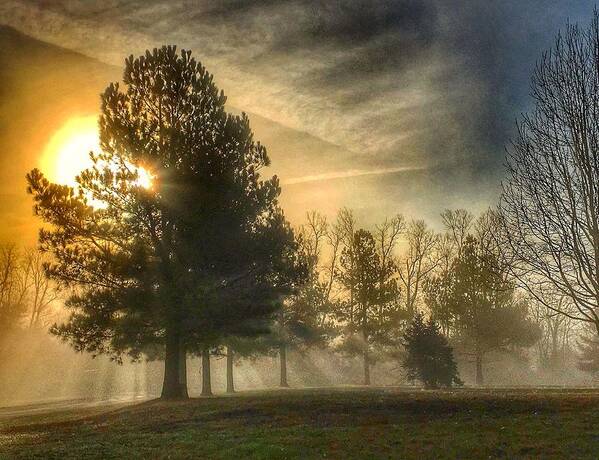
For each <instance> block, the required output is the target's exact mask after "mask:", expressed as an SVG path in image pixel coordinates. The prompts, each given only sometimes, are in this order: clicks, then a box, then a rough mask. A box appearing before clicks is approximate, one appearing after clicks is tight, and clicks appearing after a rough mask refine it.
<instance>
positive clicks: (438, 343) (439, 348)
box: [403, 312, 462, 388]
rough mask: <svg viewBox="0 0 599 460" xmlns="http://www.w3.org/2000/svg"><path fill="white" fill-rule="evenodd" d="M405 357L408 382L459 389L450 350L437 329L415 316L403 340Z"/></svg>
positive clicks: (455, 368)
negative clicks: (415, 381) (414, 381)
mask: <svg viewBox="0 0 599 460" xmlns="http://www.w3.org/2000/svg"><path fill="white" fill-rule="evenodd" d="M403 343H404V347H405V349H406V352H407V355H406V357H405V359H404V361H403V367H404V368H405V369H406V370H407V371H408V379H409V380H411V381H413V380H420V381H421V382H422V383H423V384H424V385H425V387H427V388H438V387H439V386H443V387H451V386H453V385H454V384H455V385H461V384H462V381H461V380H460V378H459V376H458V369H457V365H456V362H455V359H454V358H453V350H452V348H451V346H449V342H448V341H447V338H446V337H445V336H443V334H441V330H440V327H439V325H438V324H437V323H435V321H434V320H433V319H432V318H431V319H429V320H425V319H424V317H423V315H422V313H420V312H417V313H416V314H415V315H414V318H413V319H412V322H411V323H410V325H409V326H408V328H407V330H406V332H405V333H404V336H403Z"/></svg>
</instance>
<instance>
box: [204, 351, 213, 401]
mask: <svg viewBox="0 0 599 460" xmlns="http://www.w3.org/2000/svg"><path fill="white" fill-rule="evenodd" d="M202 396H212V380H211V378H210V350H208V348H204V349H203V350H202Z"/></svg>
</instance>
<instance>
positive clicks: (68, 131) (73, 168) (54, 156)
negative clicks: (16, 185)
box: [41, 116, 153, 189]
mask: <svg viewBox="0 0 599 460" xmlns="http://www.w3.org/2000/svg"><path fill="white" fill-rule="evenodd" d="M99 151H100V139H99V137H98V119H97V118H96V117H95V116H88V117H78V118H71V119H70V120H69V121H67V122H66V123H65V124H64V125H63V126H62V127H60V128H59V129H58V131H56V132H55V133H54V135H53V136H52V138H51V139H50V141H49V142H48V144H47V145H46V148H45V149H44V153H43V155H42V161H41V169H42V172H43V173H44V174H45V175H46V176H47V177H48V179H49V180H50V181H51V182H55V183H58V184H63V185H70V186H71V187H76V186H77V179H76V178H77V176H78V175H79V174H80V173H81V171H83V170H85V169H87V168H90V167H91V166H92V161H91V159H90V157H89V153H90V152H99ZM137 175H138V178H137V181H136V182H135V184H136V185H139V186H140V187H143V188H146V189H150V188H151V187H152V179H153V176H152V174H151V173H150V172H149V171H148V170H146V169H144V168H142V167H138V168H137Z"/></svg>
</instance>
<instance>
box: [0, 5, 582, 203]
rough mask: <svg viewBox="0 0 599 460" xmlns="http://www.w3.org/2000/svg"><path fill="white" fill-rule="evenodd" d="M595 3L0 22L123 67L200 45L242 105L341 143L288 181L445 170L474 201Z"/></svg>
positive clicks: (182, 9) (497, 171) (277, 9)
mask: <svg viewBox="0 0 599 460" xmlns="http://www.w3.org/2000/svg"><path fill="white" fill-rule="evenodd" d="M592 8H593V2H591V1H590V0H573V1H572V2H568V4H567V7H566V6H565V5H564V3H563V2H562V1H560V0H505V1H502V2H481V1H480V0H464V1H462V2H459V6H458V5H456V3H455V2H453V1H450V0H392V1H389V0H369V1H366V0H353V1H349V0H348V1H330V0H329V1H325V0H280V1H275V0H247V1H242V0H221V1H207V0H204V1H197V0H193V1H192V0H171V1H167V0H143V1H142V0H132V1H125V0H107V1H105V2H88V1H85V0H52V1H47V0H4V1H3V2H2V4H0V22H5V23H8V24H11V25H13V26H15V27H17V28H19V29H21V30H23V31H24V32H26V33H29V34H31V35H34V36H36V37H37V38H40V39H43V40H46V41H49V42H51V43H55V44H59V45H62V46H65V47H67V48H72V49H75V50H78V51H81V52H83V53H85V54H88V55H91V56H93V57H97V58H99V59H101V60H104V61H106V62H109V63H112V64H117V65H121V64H122V59H123V57H124V56H126V55H128V54H138V53H141V52H143V51H144V50H145V49H146V48H150V47H153V46H160V45H162V44H164V43H176V44H178V45H180V46H181V47H184V48H188V49H191V50H193V52H194V55H195V56H196V57H197V58H199V59H200V60H201V61H202V62H203V63H204V64H205V65H206V66H207V67H208V69H209V70H210V71H212V72H213V73H215V77H216V81H217V82H218V83H219V85H220V86H221V87H222V88H223V89H224V90H225V92H226V93H227V95H228V96H229V101H230V103H231V105H233V106H235V107H239V108H242V109H244V110H248V111H250V112H253V113H255V114H257V115H260V116H262V117H265V118H268V119H271V120H274V121H277V122H279V123H281V124H283V125H285V126H287V127H290V128H293V129H295V130H298V131H302V132H306V133H309V134H311V135H313V136H317V137H319V138H321V139H323V140H325V141H327V142H328V143H330V144H334V145H338V146H340V147H341V148H340V149H339V150H338V151H336V153H335V157H334V158H330V157H326V158H325V155H328V153H329V152H326V153H325V152H311V151H306V152H305V153H304V154H303V157H302V158H298V159H294V162H293V163H294V164H297V165H300V166H301V170H297V171H291V172H289V174H287V177H296V178H301V177H320V176H323V175H324V176H326V175H327V174H336V173H335V171H341V173H340V174H345V172H348V171H349V172H351V171H354V172H355V171H384V170H387V169H393V168H405V167H414V166H416V167H419V168H431V167H434V168H437V169H439V170H442V171H444V174H445V180H447V181H448V182H450V183H452V184H453V187H456V189H458V190H460V191H461V192H460V193H462V195H465V194H473V193H474V194H475V195H476V192H473V190H476V188H477V187H488V186H489V183H496V182H497V181H498V176H500V175H501V173H502V169H501V164H502V159H503V153H504V145H505V144H506V143H507V142H508V140H509V137H510V136H511V135H512V133H513V127H514V119H515V118H516V117H517V115H518V114H519V113H520V112H521V111H525V110H526V109H527V107H528V105H527V104H528V79H529V74H530V71H531V69H532V67H533V65H534V61H535V59H536V58H537V57H538V56H539V54H540V53H541V51H542V50H544V49H546V48H548V47H549V46H550V45H551V42H552V37H553V36H554V35H555V33H556V31H557V29H558V28H559V27H560V26H562V25H563V24H564V23H565V21H566V19H567V18H568V17H570V18H571V19H572V20H573V21H576V20H583V21H586V20H587V19H585V18H588V17H589V16H590V14H591V12H592ZM279 150H284V148H280V149H279ZM319 155H320V157H321V158H319ZM288 163H291V162H288ZM325 165H326V167H325ZM323 171H325V172H323ZM362 176H363V177H364V178H366V177H368V175H362ZM362 176H357V177H362ZM364 180H365V179H364ZM396 180H401V179H400V178H396ZM439 196H440V197H443V194H440V195H439ZM431 199H432V198H431ZM447 205H448V206H451V203H448V204H447Z"/></svg>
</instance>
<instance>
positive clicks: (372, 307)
mask: <svg viewBox="0 0 599 460" xmlns="http://www.w3.org/2000/svg"><path fill="white" fill-rule="evenodd" d="M395 273H396V267H395V265H394V262H393V260H392V259H391V258H388V259H385V264H384V265H383V262H382V258H381V257H380V254H379V253H378V252H377V245H376V242H375V239H374V237H373V236H372V234H371V233H370V232H368V231H366V230H363V229H360V230H357V231H356V232H355V233H354V235H353V239H352V242H351V245H350V246H346V247H344V248H343V251H342V252H341V258H340V270H339V275H338V276H339V279H340V282H341V284H342V285H343V286H344V287H345V288H346V290H347V291H348V292H349V293H350V294H351V295H350V297H349V298H348V299H346V300H344V301H341V302H339V303H338V304H337V305H336V313H337V318H338V320H339V321H340V322H341V323H342V324H343V325H344V328H345V337H344V339H345V340H344V343H343V346H342V348H343V349H344V350H345V351H347V352H348V353H350V354H354V355H361V356H362V358H363V361H364V385H370V366H371V364H372V361H373V356H372V354H371V347H372V346H373V345H384V344H388V343H390V340H391V335H392V334H393V332H394V331H395V328H396V326H397V322H398V319H399V315H400V308H399V304H398V302H397V297H398V292H397V282H396V279H395Z"/></svg>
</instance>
